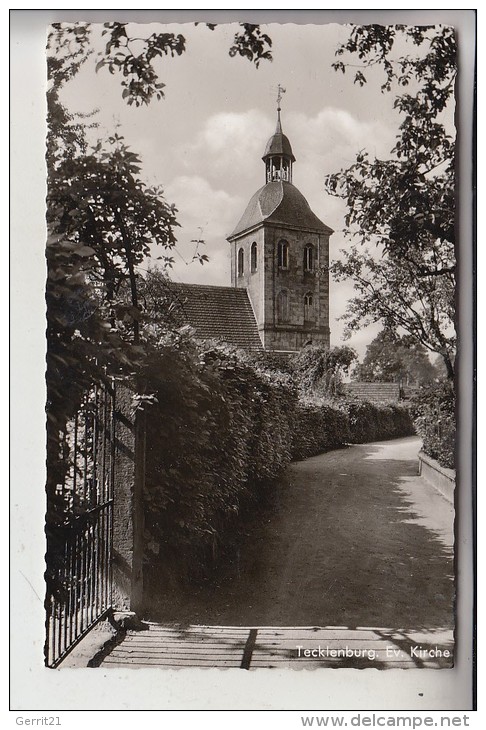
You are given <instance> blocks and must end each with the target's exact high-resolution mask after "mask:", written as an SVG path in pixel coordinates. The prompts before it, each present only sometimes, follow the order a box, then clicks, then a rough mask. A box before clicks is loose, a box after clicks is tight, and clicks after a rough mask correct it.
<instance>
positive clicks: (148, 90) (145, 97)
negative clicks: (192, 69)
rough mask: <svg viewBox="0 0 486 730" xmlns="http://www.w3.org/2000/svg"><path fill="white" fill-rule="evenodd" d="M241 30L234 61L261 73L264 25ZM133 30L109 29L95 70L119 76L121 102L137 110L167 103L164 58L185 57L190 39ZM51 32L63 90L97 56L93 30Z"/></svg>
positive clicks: (266, 40) (74, 27) (266, 48)
mask: <svg viewBox="0 0 486 730" xmlns="http://www.w3.org/2000/svg"><path fill="white" fill-rule="evenodd" d="M195 25H198V23H196V24H195ZM205 25H206V26H207V27H208V28H209V29H210V30H213V31H214V30H215V29H216V28H217V25H216V24H212V23H206V24H205ZM239 26H240V30H239V31H238V32H237V33H236V34H235V36H234V40H233V44H232V45H231V46H230V48H229V51H228V52H229V55H230V56H232V57H233V56H241V57H242V58H247V59H248V60H249V61H250V62H251V63H254V64H255V66H256V68H258V66H259V65H260V63H261V61H271V60H272V52H271V47H272V40H271V38H270V37H269V36H268V35H266V34H265V33H263V32H262V31H261V29H260V26H259V25H252V24H250V23H240V24H239ZM132 27H133V26H132V25H131V24H129V23H119V22H110V23H105V24H104V28H103V32H102V34H103V36H104V40H105V45H104V48H103V50H102V51H100V52H98V53H97V63H96V70H97V71H99V70H101V69H103V68H106V69H108V71H109V72H110V73H111V74H114V75H115V74H120V75H121V77H122V78H121V82H120V84H121V88H122V98H123V99H125V101H126V102H127V104H129V105H132V104H135V106H137V107H138V106H142V105H144V104H149V103H150V102H151V101H152V100H153V99H154V98H155V99H158V100H160V99H162V98H163V97H164V95H165V92H164V89H165V84H164V83H163V82H162V81H161V80H160V77H159V70H158V69H159V66H160V65H161V63H160V62H161V60H162V59H163V58H164V57H172V58H173V57H175V56H181V55H182V54H183V53H184V52H185V51H186V39H185V37H184V36H183V35H182V34H180V33H179V34H175V33H171V32H153V33H151V34H150V35H145V36H142V37H139V36H135V35H131V29H132ZM52 28H53V32H52V33H51V39H50V41H51V46H52V47H55V48H56V51H57V53H56V55H59V59H58V60H56V58H53V59H52V60H50V62H49V63H50V69H51V73H52V72H53V71H54V69H55V67H56V65H57V64H59V65H60V66H61V67H62V71H61V72H60V73H62V77H61V76H60V73H59V72H58V73H57V77H56V78H55V79H54V80H55V82H56V83H57V84H58V83H59V82H62V83H64V82H66V81H67V80H69V79H70V78H72V77H73V76H74V75H75V74H76V73H77V71H78V69H79V67H80V66H81V64H82V63H84V62H85V60H86V58H87V57H88V56H89V55H91V54H92V53H93V52H94V51H93V48H92V47H91V45H90V38H91V33H92V26H91V25H90V24H89V23H88V24H87V23H75V24H68V23H62V24H61V23H57V24H54V25H53V26H52ZM67 57H71V59H72V63H71V64H70V67H69V71H67V68H68V66H67V65H66V63H65V60H66V58H67Z"/></svg>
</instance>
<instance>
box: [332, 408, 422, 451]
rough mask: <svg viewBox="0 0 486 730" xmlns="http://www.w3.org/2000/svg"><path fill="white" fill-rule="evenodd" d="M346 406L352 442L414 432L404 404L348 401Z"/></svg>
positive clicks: (389, 437) (360, 442)
mask: <svg viewBox="0 0 486 730" xmlns="http://www.w3.org/2000/svg"><path fill="white" fill-rule="evenodd" d="M346 408H347V413H348V418H349V431H350V441H351V442H352V443H355V444H362V443H367V442H368V441H377V440H381V439H391V438H398V437H400V436H411V435H412V434H413V433H415V429H414V424H413V421H412V418H411V415H410V411H409V409H408V408H407V407H406V406H402V405H396V404H392V403H390V404H388V403H367V402H366V401H350V402H349V403H348V404H347V407H346Z"/></svg>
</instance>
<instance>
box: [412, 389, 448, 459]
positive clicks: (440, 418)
mask: <svg viewBox="0 0 486 730" xmlns="http://www.w3.org/2000/svg"><path fill="white" fill-rule="evenodd" d="M412 414H413V417H414V422H415V428H416V430H417V433H418V434H419V435H420V436H421V438H422V441H423V449H424V451H425V453H426V454H428V455H429V456H431V457H432V458H433V459H437V461H438V462H439V464H441V465H442V466H444V467H447V468H449V469H454V467H455V434H456V421H455V395H454V389H453V387H452V384H451V383H450V382H449V381H447V380H444V381H441V382H439V383H434V384H430V385H426V386H424V387H422V388H421V390H420V391H419V392H418V393H417V394H416V395H415V397H414V399H413V402H412Z"/></svg>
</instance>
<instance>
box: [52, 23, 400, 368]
mask: <svg viewBox="0 0 486 730" xmlns="http://www.w3.org/2000/svg"><path fill="white" fill-rule="evenodd" d="M237 28H238V26H236V25H234V24H227V25H219V26H218V27H217V28H216V29H215V30H214V31H211V30H209V29H208V28H207V27H206V26H205V25H198V26H195V25H194V24H192V23H187V24H183V25H176V24H171V25H168V26H161V25H158V24H151V25H136V24H133V25H131V26H130V27H129V31H130V33H131V34H133V35H136V36H138V37H146V36H147V35H149V34H150V33H151V32H154V31H164V32H173V33H176V34H178V33H182V34H183V35H184V37H185V38H186V48H187V50H186V52H185V53H184V54H183V55H182V56H180V57H175V58H170V57H169V58H165V59H163V60H161V62H160V63H159V65H157V66H156V68H157V70H158V72H159V75H160V80H161V81H162V82H163V83H164V84H165V85H166V86H165V89H164V92H165V98H164V99H162V100H161V101H152V103H151V104H150V105H149V106H144V107H138V108H137V107H135V106H128V105H127V104H126V103H125V102H124V101H123V100H122V97H121V92H122V88H121V86H120V83H119V82H120V77H119V76H117V75H111V74H110V73H109V72H108V70H107V69H101V70H100V71H99V72H98V73H96V71H95V65H96V61H97V57H96V53H95V54H93V55H92V56H91V58H90V59H89V60H88V61H87V62H86V63H85V65H84V66H83V67H82V69H81V71H80V72H79V73H78V74H77V76H76V77H75V78H74V79H73V80H72V81H70V82H69V83H68V84H67V85H66V86H65V88H64V90H63V93H62V96H61V101H62V102H63V103H64V104H65V105H66V106H67V108H68V109H69V110H70V111H71V112H82V113H87V112H91V111H92V110H94V109H97V110H98V112H97V114H96V115H95V117H94V119H95V120H96V121H97V123H98V125H99V126H98V128H97V129H94V130H92V131H91V134H92V136H93V139H95V138H97V137H103V136H108V135H109V134H111V133H112V132H113V130H114V128H115V126H116V125H118V129H119V133H121V134H122V135H123V136H124V137H125V140H126V142H127V143H128V144H129V146H130V147H131V148H132V149H133V150H134V151H135V152H137V153H139V154H140V156H141V159H142V173H141V176H142V178H143V179H144V180H145V181H146V182H147V183H149V184H157V185H160V186H161V187H162V188H163V191H164V196H165V198H166V200H167V201H168V202H170V203H173V204H174V205H175V206H176V208H177V209H178V211H179V212H178V221H179V223H180V226H181V227H180V228H179V229H177V233H176V235H177V239H178V243H177V252H176V254H175V258H176V263H175V265H174V267H173V269H172V271H171V273H170V275H171V277H172V278H173V279H175V280H178V281H186V282H193V283H206V284H219V285H229V284H230V259H229V244H228V242H227V241H226V237H227V236H228V235H229V233H231V231H232V230H233V228H234V227H235V225H236V223H237V222H238V220H239V218H240V217H241V215H242V214H243V211H244V210H245V207H246V205H247V203H248V201H249V200H250V198H251V196H252V195H253V193H254V192H255V191H256V190H257V189H258V188H260V187H261V186H262V185H263V184H264V182H265V180H264V164H263V162H262V160H261V157H262V154H263V151H264V149H265V145H266V142H267V140H268V138H269V137H270V136H271V135H272V134H273V132H274V130H275V124H276V106H277V104H276V97H277V87H278V84H281V85H282V86H283V87H284V88H285V90H286V92H285V94H284V95H283V99H282V104H281V106H282V125H283V130H284V132H285V134H286V135H287V136H288V137H289V139H290V142H291V144H292V148H293V152H294V155H295V157H296V162H295V164H294V172H293V182H294V185H296V186H297V187H298V188H299V190H300V191H301V192H302V193H303V194H304V196H305V197H306V198H307V200H308V202H309V204H310V206H311V208H312V210H313V211H314V212H315V213H316V215H317V216H318V217H319V218H320V219H321V220H322V221H323V222H324V223H326V224H327V225H329V226H330V227H331V228H332V229H334V231H335V233H334V234H333V235H332V236H331V241H330V258H331V261H333V260H335V259H336V258H338V257H340V250H341V249H344V248H346V247H347V246H349V245H350V241H349V240H347V239H346V238H345V236H344V235H343V227H344V217H345V214H346V208H345V206H344V204H343V202H342V201H341V200H339V199H337V198H333V197H331V196H329V195H327V194H326V192H325V189H324V178H325V176H326V175H327V174H329V173H333V172H337V171H339V170H341V169H344V168H346V167H348V166H349V165H350V164H352V162H353V160H354V158H355V155H356V153H357V152H358V151H359V150H361V149H367V150H368V151H369V152H370V153H371V154H372V155H376V156H378V157H387V156H389V153H390V150H391V149H392V147H393V144H394V140H395V136H396V134H397V130H398V125H399V118H398V115H397V113H396V111H395V110H394V109H393V99H394V94H393V93H385V94H383V93H381V91H380V81H381V80H382V77H381V75H380V72H379V71H378V70H377V71H373V72H370V73H368V74H367V77H368V83H367V84H366V86H365V87H363V88H362V87H359V86H357V85H355V84H354V83H353V77H354V74H353V73H352V71H351V72H349V73H347V74H342V73H340V72H335V71H334V70H333V69H332V67H331V65H332V63H333V61H334V60H335V55H334V54H335V50H336V48H337V47H338V45H339V43H341V42H344V41H345V40H346V39H347V37H348V34H349V29H348V27H346V26H345V25H337V24H327V25H296V24H291V23H287V24H270V25H267V26H262V30H263V31H264V32H266V33H268V35H269V36H270V37H271V38H272V42H273V45H272V55H273V61H272V62H266V61H262V62H261V64H260V66H259V68H256V67H255V66H254V64H251V63H250V62H249V61H248V60H246V59H244V58H241V57H239V56H237V57H234V58H230V57H229V54H228V50H229V48H230V46H231V44H232V41H233V37H234V34H235V32H236V30H237ZM101 30H102V26H101V25H94V26H93V35H92V45H93V48H95V49H97V48H101V47H102V44H103V38H102V36H101ZM196 239H203V240H204V241H205V245H204V248H203V249H200V250H201V251H202V250H203V251H204V253H206V254H207V255H208V256H209V262H208V263H206V264H205V265H204V266H201V265H200V264H199V263H197V262H192V263H191V259H192V256H193V253H194V243H193V242H192V241H194V240H196ZM154 253H155V255H157V252H154ZM352 293H353V287H352V283H351V282H344V283H337V282H335V281H334V282H331V290H330V327H331V345H332V346H336V345H339V344H342V343H343V329H344V323H343V322H342V321H340V319H339V318H340V317H341V315H342V314H343V313H344V311H345V308H346V301H347V300H348V299H349V297H350V296H351V295H352ZM380 329H381V325H379V324H376V325H373V326H371V327H368V328H366V329H364V330H362V331H360V332H359V333H356V334H354V335H353V337H352V338H351V339H350V340H349V342H348V343H347V344H350V345H352V346H353V347H355V349H356V350H357V351H358V353H359V355H360V356H363V355H364V352H365V349H366V345H367V344H368V343H369V342H370V341H371V340H372V339H373V337H374V336H375V335H376V334H377V332H378V331H379V330H380Z"/></svg>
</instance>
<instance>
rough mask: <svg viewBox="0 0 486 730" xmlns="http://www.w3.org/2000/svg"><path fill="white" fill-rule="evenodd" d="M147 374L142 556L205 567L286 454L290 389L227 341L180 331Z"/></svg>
mask: <svg viewBox="0 0 486 730" xmlns="http://www.w3.org/2000/svg"><path fill="white" fill-rule="evenodd" d="M144 377H145V382H146V384H147V388H148V389H149V390H150V391H151V392H153V393H154V394H155V398H156V402H155V403H154V404H153V405H151V406H150V407H149V408H147V409H145V418H146V429H147V440H146V443H147V454H146V494H145V544H146V558H147V561H148V563H149V564H150V563H158V562H159V560H158V558H157V556H159V555H162V556H163V561H162V563H163V564H164V565H165V566H166V567H167V568H168V570H169V573H170V572H171V571H170V564H171V562H173V563H174V566H175V565H177V573H178V575H180V574H181V570H182V572H184V571H186V575H189V574H192V573H193V572H194V570H196V569H197V570H199V571H203V572H204V568H205V566H206V565H209V564H210V563H211V562H212V558H213V556H214V555H215V554H216V553H217V552H218V551H219V548H220V544H221V542H223V541H224V542H225V543H226V542H227V540H228V536H229V535H230V534H231V531H232V530H233V527H234V526H235V525H236V524H237V522H238V514H239V512H240V510H241V509H242V507H243V506H244V505H245V504H247V503H248V502H249V501H251V500H252V499H256V497H257V495H258V492H259V490H261V487H262V484H263V483H267V482H270V481H271V480H272V479H274V478H275V477H276V476H277V475H278V474H279V473H280V472H281V471H282V469H283V468H284V467H285V466H286V465H287V464H288V463H289V462H290V459H291V443H292V430H293V414H294V411H295V404H296V399H297V395H296V391H295V388H294V387H293V386H292V382H291V380H290V379H289V378H288V377H287V376H285V375H283V374H280V375H278V374H275V373H268V372H266V371H265V369H264V368H263V367H261V366H258V367H257V366H254V365H252V364H250V363H249V362H245V361H243V360H242V359H241V357H240V356H238V355H237V353H235V352H232V351H231V350H230V349H229V348H222V347H219V346H215V347H212V346H208V345H206V346H202V345H197V344H196V343H194V342H190V341H189V340H185V339H184V338H182V337H173V338H171V339H170V340H168V341H167V342H166V343H164V345H163V346H161V351H160V354H159V356H158V357H157V358H156V359H155V360H154V361H153V362H151V363H149V364H148V366H147V367H146V369H145V373H144ZM181 577H184V576H183V575H182V576H181Z"/></svg>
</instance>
